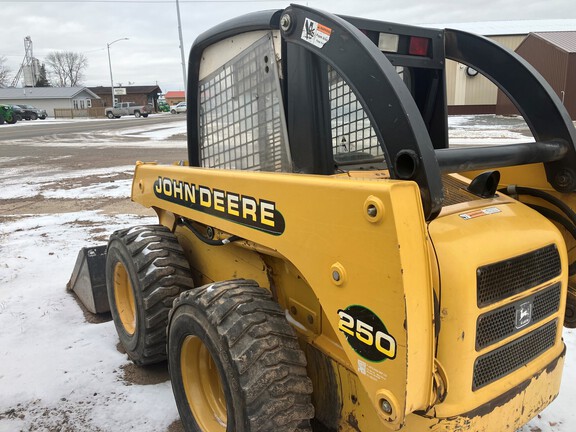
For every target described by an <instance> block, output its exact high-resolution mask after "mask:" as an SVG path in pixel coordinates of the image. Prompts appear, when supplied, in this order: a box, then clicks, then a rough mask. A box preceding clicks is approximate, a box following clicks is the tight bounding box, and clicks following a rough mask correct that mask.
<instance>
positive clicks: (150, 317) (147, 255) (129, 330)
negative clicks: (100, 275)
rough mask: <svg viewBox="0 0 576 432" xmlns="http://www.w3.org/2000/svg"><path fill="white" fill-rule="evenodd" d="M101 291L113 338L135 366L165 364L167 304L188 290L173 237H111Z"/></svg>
mask: <svg viewBox="0 0 576 432" xmlns="http://www.w3.org/2000/svg"><path fill="white" fill-rule="evenodd" d="M106 286H107V290H108V301H109V303H110V311H111V313H112V318H113V319H114V324H115V325H116V331H117V332H118V337H119V338H120V342H121V344H122V346H123V347H124V349H125V350H126V353H127V354H128V356H129V357H130V359H131V360H132V361H133V362H134V363H135V364H137V365H146V364H152V363H158V362H161V361H163V360H165V359H166V325H167V322H168V313H169V311H170V308H171V307H172V302H173V301H174V299H175V298H177V297H178V295H179V294H180V293H181V292H182V291H185V290H187V289H190V288H192V287H193V282H192V277H191V275H190V268H189V265H188V261H186V258H185V257H184V253H183V251H182V248H181V247H180V245H179V243H178V240H177V239H176V237H175V236H174V234H172V232H171V231H170V230H169V229H168V228H166V227H164V226H162V225H151V226H139V227H133V228H129V229H124V230H120V231H116V232H114V233H113V234H112V236H110V241H109V242H108V252H107V256H106Z"/></svg>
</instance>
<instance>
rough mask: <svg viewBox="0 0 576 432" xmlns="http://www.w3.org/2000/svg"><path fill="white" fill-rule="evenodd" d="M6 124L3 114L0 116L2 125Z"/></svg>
mask: <svg viewBox="0 0 576 432" xmlns="http://www.w3.org/2000/svg"><path fill="white" fill-rule="evenodd" d="M1 124H4V116H3V115H2V114H0V125H1Z"/></svg>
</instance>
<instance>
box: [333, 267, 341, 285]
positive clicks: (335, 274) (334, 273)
mask: <svg viewBox="0 0 576 432" xmlns="http://www.w3.org/2000/svg"><path fill="white" fill-rule="evenodd" d="M332 279H334V280H335V281H336V282H338V281H339V280H340V273H338V272H337V271H336V270H334V271H333V272H332Z"/></svg>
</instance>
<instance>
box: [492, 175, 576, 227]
mask: <svg viewBox="0 0 576 432" xmlns="http://www.w3.org/2000/svg"><path fill="white" fill-rule="evenodd" d="M499 192H502V193H505V194H507V195H529V196H533V197H537V198H541V199H543V200H544V201H548V202H549V203H550V204H552V205H554V206H556V207H558V208H559V209H560V210H562V212H563V213H564V214H565V215H566V216H568V219H570V221H571V222H572V224H573V225H576V212H574V210H572V209H571V208H570V207H569V206H568V205H566V204H565V203H564V202H562V200H560V199H559V198H556V197H555V196H554V195H551V194H549V193H547V192H544V191H541V190H539V189H533V188H528V187H523V186H516V185H509V186H508V187H507V188H506V189H500V191H499Z"/></svg>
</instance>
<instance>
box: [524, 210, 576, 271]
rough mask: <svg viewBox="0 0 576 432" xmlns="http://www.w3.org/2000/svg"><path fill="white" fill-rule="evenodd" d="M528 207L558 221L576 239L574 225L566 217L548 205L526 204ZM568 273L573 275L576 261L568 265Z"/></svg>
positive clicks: (575, 269) (575, 227)
mask: <svg viewBox="0 0 576 432" xmlns="http://www.w3.org/2000/svg"><path fill="white" fill-rule="evenodd" d="M526 205H527V206H528V207H530V208H532V209H534V210H536V211H537V212H538V213H540V214H541V215H542V216H544V217H546V218H547V219H550V220H553V221H554V222H558V223H559V224H560V225H562V226H563V227H564V228H566V231H568V232H569V233H570V234H571V235H572V237H573V238H574V239H575V240H576V226H574V225H573V224H571V223H570V221H569V220H568V219H566V218H565V217H564V216H562V215H561V214H558V213H556V212H555V211H554V210H551V209H549V208H548V207H542V206H539V205H535V204H526ZM568 274H569V275H570V276H573V275H574V274H576V261H575V262H573V263H572V264H570V265H569V266H568Z"/></svg>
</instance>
